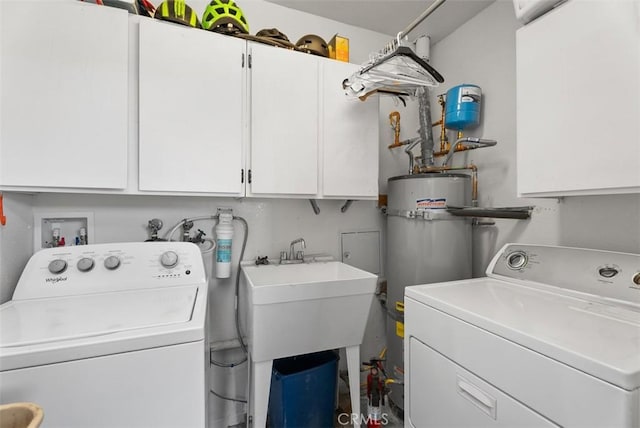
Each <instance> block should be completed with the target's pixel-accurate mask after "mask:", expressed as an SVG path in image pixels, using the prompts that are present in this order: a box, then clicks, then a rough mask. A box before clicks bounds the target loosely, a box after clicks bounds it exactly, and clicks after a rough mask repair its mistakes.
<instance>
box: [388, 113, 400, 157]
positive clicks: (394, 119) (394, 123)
mask: <svg viewBox="0 0 640 428" xmlns="http://www.w3.org/2000/svg"><path fill="white" fill-rule="evenodd" d="M389 123H390V124H391V129H393V132H394V137H395V140H394V141H393V144H391V145H390V146H389V148H390V149H393V148H394V147H400V146H402V144H401V143H400V113H399V112H397V111H392V112H391V113H389Z"/></svg>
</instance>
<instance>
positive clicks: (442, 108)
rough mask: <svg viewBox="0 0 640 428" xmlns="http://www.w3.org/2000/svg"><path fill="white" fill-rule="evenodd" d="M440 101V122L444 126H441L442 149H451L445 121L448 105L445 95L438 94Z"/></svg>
mask: <svg viewBox="0 0 640 428" xmlns="http://www.w3.org/2000/svg"><path fill="white" fill-rule="evenodd" d="M438 103H440V122H441V124H442V127H441V128H440V151H441V152H442V151H445V150H447V151H448V150H449V148H450V147H449V142H448V141H447V127H446V125H445V123H444V115H445V107H446V105H447V103H446V101H445V100H444V95H443V94H440V95H438Z"/></svg>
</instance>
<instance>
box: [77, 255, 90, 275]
mask: <svg viewBox="0 0 640 428" xmlns="http://www.w3.org/2000/svg"><path fill="white" fill-rule="evenodd" d="M76 266H77V267H78V270H79V271H80V272H89V271H90V270H91V269H93V266H94V263H93V259H92V258H90V257H83V258H81V259H80V260H78V264H77V265H76Z"/></svg>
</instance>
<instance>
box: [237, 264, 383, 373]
mask: <svg viewBox="0 0 640 428" xmlns="http://www.w3.org/2000/svg"><path fill="white" fill-rule="evenodd" d="M242 280H243V282H244V291H245V292H246V295H247V303H248V305H247V306H245V307H246V309H247V311H248V317H247V325H246V326H245V329H246V334H247V336H248V338H249V350H250V352H251V354H252V358H253V359H254V361H265V360H272V359H274V358H281V357H286V356H291V355H299V354H304V353H309V352H316V351H322V350H325V349H333V348H341V347H345V346H349V345H359V344H360V343H361V342H362V339H363V336H364V329H365V326H366V323H367V318H368V316H369V309H370V306H371V302H372V300H373V296H374V292H375V288H376V282H377V276H376V275H373V274H371V273H369V272H365V271H363V270H361V269H358V268H355V267H353V266H349V265H347V264H344V263H341V262H337V261H331V262H315V263H301V264H289V265H259V266H255V265H251V266H243V267H242Z"/></svg>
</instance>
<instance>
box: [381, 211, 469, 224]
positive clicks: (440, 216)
mask: <svg viewBox="0 0 640 428" xmlns="http://www.w3.org/2000/svg"><path fill="white" fill-rule="evenodd" d="M386 214H387V215H388V216H389V215H390V216H395V217H404V218H408V219H413V220H427V221H433V220H460V219H461V217H456V216H454V215H452V214H450V213H448V212H447V211H440V210H437V211H436V210H420V211H418V210H398V209H392V208H387V210H386Z"/></svg>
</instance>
